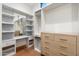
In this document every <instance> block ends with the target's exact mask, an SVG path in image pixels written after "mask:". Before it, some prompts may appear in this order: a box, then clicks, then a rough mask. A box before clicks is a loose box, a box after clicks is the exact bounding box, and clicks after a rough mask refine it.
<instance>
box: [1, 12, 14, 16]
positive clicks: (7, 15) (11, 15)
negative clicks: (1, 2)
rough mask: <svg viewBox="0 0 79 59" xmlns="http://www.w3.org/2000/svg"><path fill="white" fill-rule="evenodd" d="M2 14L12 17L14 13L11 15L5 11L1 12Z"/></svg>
mask: <svg viewBox="0 0 79 59" xmlns="http://www.w3.org/2000/svg"><path fill="white" fill-rule="evenodd" d="M2 15H5V16H9V17H14V15H11V14H9V13H5V12H2Z"/></svg>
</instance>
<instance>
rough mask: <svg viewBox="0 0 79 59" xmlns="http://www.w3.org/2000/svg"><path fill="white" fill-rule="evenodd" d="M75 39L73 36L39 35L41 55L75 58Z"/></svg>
mask: <svg viewBox="0 0 79 59" xmlns="http://www.w3.org/2000/svg"><path fill="white" fill-rule="evenodd" d="M76 38H77V36H75V35H66V34H57V33H41V42H42V52H41V53H42V54H43V55H46V56H76V55H77V44H76V42H77V39H76ZM78 41H79V40H78ZM78 44H79V43H78ZM78 50H79V49H78Z"/></svg>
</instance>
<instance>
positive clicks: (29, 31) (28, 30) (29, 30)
mask: <svg viewBox="0 0 79 59" xmlns="http://www.w3.org/2000/svg"><path fill="white" fill-rule="evenodd" d="M25 31H27V32H32V31H33V30H25Z"/></svg>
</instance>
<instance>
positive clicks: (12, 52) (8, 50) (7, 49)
mask: <svg viewBox="0 0 79 59" xmlns="http://www.w3.org/2000/svg"><path fill="white" fill-rule="evenodd" d="M15 53H16V52H15V46H13V45H12V46H9V47H5V48H3V49H2V55H3V56H12V55H15Z"/></svg>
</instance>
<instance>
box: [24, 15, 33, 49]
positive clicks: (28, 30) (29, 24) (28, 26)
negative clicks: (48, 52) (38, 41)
mask: <svg viewBox="0 0 79 59" xmlns="http://www.w3.org/2000/svg"><path fill="white" fill-rule="evenodd" d="M33 22H34V21H33V17H31V16H29V17H27V19H26V25H25V30H24V32H25V35H26V36H29V38H28V40H27V45H28V48H29V47H32V46H33V45H34V44H33Z"/></svg>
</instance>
